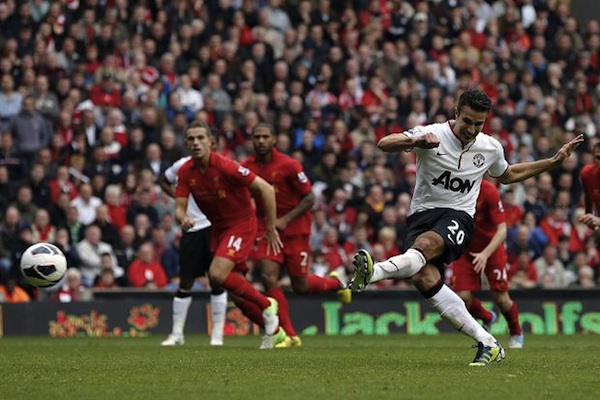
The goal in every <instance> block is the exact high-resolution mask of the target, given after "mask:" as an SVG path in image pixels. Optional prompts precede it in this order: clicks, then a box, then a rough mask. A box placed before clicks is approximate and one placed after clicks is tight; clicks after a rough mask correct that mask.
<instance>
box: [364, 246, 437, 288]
mask: <svg viewBox="0 0 600 400" xmlns="http://www.w3.org/2000/svg"><path fill="white" fill-rule="evenodd" d="M426 263H427V260H425V257H423V254H422V253H421V252H420V251H418V250H415V249H408V250H406V252H405V253H404V254H400V255H399V256H394V257H390V258H388V259H387V260H385V261H381V262H378V263H375V264H374V265H373V276H372V277H371V282H377V281H381V280H383V279H400V278H402V279H406V278H410V277H411V276H413V275H414V274H416V273H417V272H419V271H420V270H421V268H423V266H424V265H425V264H426Z"/></svg>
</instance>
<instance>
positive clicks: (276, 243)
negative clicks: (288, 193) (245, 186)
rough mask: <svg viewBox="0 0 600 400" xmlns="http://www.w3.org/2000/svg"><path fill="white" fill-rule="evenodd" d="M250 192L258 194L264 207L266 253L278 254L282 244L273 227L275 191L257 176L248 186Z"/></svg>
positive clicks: (275, 213)
mask: <svg viewBox="0 0 600 400" xmlns="http://www.w3.org/2000/svg"><path fill="white" fill-rule="evenodd" d="M250 190H251V191H252V192H255V193H259V194H260V197H261V198H262V200H263V204H264V207H265V217H266V218H265V219H266V224H267V233H266V235H265V238H266V239H267V243H268V246H267V253H269V252H271V251H272V252H273V254H279V252H280V251H281V248H282V247H283V243H282V242H281V239H280V238H279V232H278V231H277V228H276V227H275V221H276V220H277V206H276V204H277V203H276V202H275V189H273V186H271V184H269V182H267V181H265V180H264V179H263V178H261V177H260V176H257V177H256V178H254V180H253V181H252V184H250Z"/></svg>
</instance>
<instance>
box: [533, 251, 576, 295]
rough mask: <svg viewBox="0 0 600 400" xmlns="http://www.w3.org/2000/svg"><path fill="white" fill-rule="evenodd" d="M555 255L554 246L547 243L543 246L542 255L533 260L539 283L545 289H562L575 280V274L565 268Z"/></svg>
mask: <svg viewBox="0 0 600 400" xmlns="http://www.w3.org/2000/svg"><path fill="white" fill-rule="evenodd" d="M557 255H558V249H557V248H556V246H554V245H551V244H549V245H548V246H546V247H545V248H544V252H543V253H542V256H541V257H538V258H537V259H535V260H534V262H533V264H534V265H535V268H536V269H537V272H538V280H539V283H540V285H541V286H542V287H543V288H545V289H564V288H566V287H567V286H569V285H570V284H571V283H573V281H574V280H575V275H574V274H573V273H569V272H568V271H567V270H566V269H565V266H564V265H563V263H562V261H560V260H559V259H558V257H557Z"/></svg>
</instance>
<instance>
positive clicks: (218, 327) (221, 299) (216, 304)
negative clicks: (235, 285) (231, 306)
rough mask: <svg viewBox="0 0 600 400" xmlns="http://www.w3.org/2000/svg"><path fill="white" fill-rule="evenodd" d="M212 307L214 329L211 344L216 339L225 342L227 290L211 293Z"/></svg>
mask: <svg viewBox="0 0 600 400" xmlns="http://www.w3.org/2000/svg"><path fill="white" fill-rule="evenodd" d="M210 308H211V310H212V330H211V333H210V336H211V344H213V342H214V341H216V342H219V339H220V342H221V344H222V342H223V329H224V328H225V315H226V313H227V292H226V291H225V292H223V293H221V294H211V295H210Z"/></svg>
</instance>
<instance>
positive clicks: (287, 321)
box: [265, 287, 297, 336]
mask: <svg viewBox="0 0 600 400" xmlns="http://www.w3.org/2000/svg"><path fill="white" fill-rule="evenodd" d="M265 294H266V295H267V296H269V297H272V298H274V299H275V300H277V302H278V303H279V313H278V314H279V325H280V326H281V327H282V328H283V330H284V331H285V333H287V334H288V336H297V333H296V330H295V329H294V326H293V325H292V319H291V318H290V306H289V304H288V301H287V298H286V297H285V294H284V293H283V290H281V288H280V287H274V288H272V289H271V290H267V292H266V293H265Z"/></svg>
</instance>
